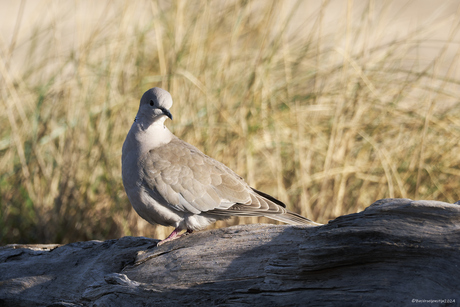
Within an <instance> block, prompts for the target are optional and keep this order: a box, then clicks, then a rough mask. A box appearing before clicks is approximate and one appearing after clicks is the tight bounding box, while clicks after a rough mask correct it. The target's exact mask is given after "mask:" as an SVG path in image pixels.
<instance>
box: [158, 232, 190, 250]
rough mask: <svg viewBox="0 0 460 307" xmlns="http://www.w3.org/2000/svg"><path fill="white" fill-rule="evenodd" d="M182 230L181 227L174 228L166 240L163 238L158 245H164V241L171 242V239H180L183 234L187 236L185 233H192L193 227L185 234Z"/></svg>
mask: <svg viewBox="0 0 460 307" xmlns="http://www.w3.org/2000/svg"><path fill="white" fill-rule="evenodd" d="M181 231H182V229H181V228H176V229H174V230H173V232H171V234H170V235H169V236H168V237H167V238H166V239H164V240H161V241H160V242H158V243H157V246H160V245H162V244H163V243H166V242H169V241H172V240H175V239H179V238H180V237H182V236H185V235H188V234H189V233H192V232H193V230H191V229H187V231H186V232H185V233H183V234H181V235H180V234H179V233H180V232H181Z"/></svg>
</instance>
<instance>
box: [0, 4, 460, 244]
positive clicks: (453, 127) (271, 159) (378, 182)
mask: <svg viewBox="0 0 460 307" xmlns="http://www.w3.org/2000/svg"><path fill="white" fill-rule="evenodd" d="M458 4H459V3H458V1H443V2H442V5H440V3H438V2H434V1H414V2H411V1H394V2H391V1H250V0H247V1H246V0H234V1H204V0H203V1H199V0H196V1H171V2H170V1H1V2H0V6H1V8H2V9H1V10H2V13H0V14H1V16H0V18H2V20H3V21H2V35H1V40H0V47H1V49H0V56H1V60H0V78H1V82H0V88H1V108H2V109H3V111H2V112H0V196H1V197H0V244H7V243H67V242H73V241H77V240H91V239H100V240H105V239H110V238H118V237H121V236H124V235H135V236H148V237H152V238H161V239H162V238H164V237H165V236H166V235H167V234H169V232H170V231H171V230H172V229H168V228H165V227H162V226H158V227H156V226H151V225H149V224H148V223H147V222H145V221H144V220H142V219H141V218H140V217H138V216H137V214H136V213H135V212H134V210H133V209H132V208H131V205H130V204H129V202H128V199H127V197H126V194H125V192H124V189H123V185H122V181H121V162H120V159H121V147H122V143H123V141H124V138H125V136H126V133H127V132H128V130H129V128H130V126H131V123H132V121H133V119H134V116H135V114H136V111H137V108H138V103H139V99H140V97H141V95H142V94H143V92H144V91H145V90H147V89H148V88H151V87H154V86H159V87H162V88H164V89H166V90H168V91H169V92H170V93H171V94H172V97H173V99H174V106H173V108H172V113H173V115H174V121H172V122H167V125H168V126H169V128H170V129H171V130H172V131H173V132H174V133H175V134H176V135H177V136H179V137H180V138H182V139H184V140H186V141H187V142H189V143H191V144H193V145H195V146H197V147H198V148H199V149H201V150H202V151H204V152H205V153H206V154H208V155H209V156H211V157H213V158H215V159H217V160H219V161H221V162H223V163H225V164H226V165H227V166H229V167H230V168H232V169H233V170H235V171H236V172H237V173H238V174H240V175H241V176H242V177H244V178H246V180H247V182H248V183H249V184H250V185H252V186H253V187H256V188H257V189H259V190H262V191H264V192H266V193H269V194H271V195H273V196H275V197H277V198H279V199H280V200H282V201H283V202H285V203H286V204H287V205H288V207H289V208H290V209H291V210H293V211H296V212H298V213H300V214H302V215H305V216H307V217H309V218H311V219H313V220H315V221H318V222H322V223H325V222H327V221H328V220H330V219H333V218H335V217H337V216H339V215H343V214H348V213H353V212H357V211H360V210H363V209H364V208H365V207H367V206H368V205H370V204H371V203H372V202H374V201H375V200H377V199H380V198H385V197H408V198H412V199H435V200H441V201H447V202H455V201H457V200H459V199H460V189H459V180H460V152H459V145H458V143H459V140H460V103H459V100H458V97H459V94H460V74H459V72H458V60H459V55H460V53H459V49H458V48H459V45H458V43H459V39H458V30H459V26H460V18H459V17H460V16H459V15H460V13H459V11H458ZM249 222H268V220H267V219H257V218H240V219H232V220H230V221H226V222H218V223H217V224H216V225H213V227H224V226H227V225H233V224H239V223H249Z"/></svg>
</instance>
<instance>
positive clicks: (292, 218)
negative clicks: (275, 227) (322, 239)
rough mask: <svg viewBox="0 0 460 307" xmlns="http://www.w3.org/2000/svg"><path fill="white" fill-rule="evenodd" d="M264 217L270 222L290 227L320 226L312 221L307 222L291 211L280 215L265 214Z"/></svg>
mask: <svg viewBox="0 0 460 307" xmlns="http://www.w3.org/2000/svg"><path fill="white" fill-rule="evenodd" d="M264 216H265V217H268V218H270V219H272V220H277V221H280V222H283V223H288V224H291V225H312V226H320V225H322V224H319V223H316V222H313V221H312V220H309V219H307V218H306V217H303V216H301V215H300V214H297V213H294V212H291V211H287V212H286V213H281V214H266V215H264Z"/></svg>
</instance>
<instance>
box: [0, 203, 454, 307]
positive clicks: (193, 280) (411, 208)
mask: <svg viewBox="0 0 460 307" xmlns="http://www.w3.org/2000/svg"><path fill="white" fill-rule="evenodd" d="M156 242H157V240H153V239H148V238H143V237H138V238H135V237H124V238H121V239H118V240H108V241H105V242H100V241H89V242H76V243H71V244H67V245H8V246H4V247H1V248H0V305H1V306H47V305H51V306H81V305H83V306H86V305H91V306H172V305H202V306H209V305H219V306H230V305H238V306H240V305H248V306H253V305H257V306H260V305H266V306H274V305H280V306H336V305H361V306H403V305H413V306H457V305H459V302H460V205H458V204H449V203H444V202H438V201H412V200H410V199H384V200H380V201H377V202H375V203H374V204H372V205H371V206H369V207H368V208H367V209H366V210H364V211H363V212H360V213H355V214H350V215H346V216H341V217H339V218H337V219H335V220H333V221H330V222H329V223H328V224H327V225H324V226H319V227H305V226H279V225H245V226H235V227H229V228H224V229H215V230H209V231H202V232H198V233H194V234H191V235H188V236H186V237H184V238H181V239H178V240H176V241H172V242H169V243H167V244H164V245H162V246H159V247H156V246H155V244H156ZM423 300H426V301H425V302H424V301H423ZM423 302H424V303H423Z"/></svg>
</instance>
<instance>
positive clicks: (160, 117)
mask: <svg viewBox="0 0 460 307" xmlns="http://www.w3.org/2000/svg"><path fill="white" fill-rule="evenodd" d="M172 104H173V101H172V97H171V94H170V93H168V92H167V91H165V90H164V89H161V88H159V87H154V88H151V89H149V90H148V91H147V92H145V93H144V95H142V98H141V103H140V105H139V111H138V112H137V115H136V121H141V122H144V123H148V124H152V123H155V122H158V123H161V124H163V123H164V121H165V120H166V117H169V118H170V119H172V118H173V117H172V115H171V112H169V108H171V106H172Z"/></svg>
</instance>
